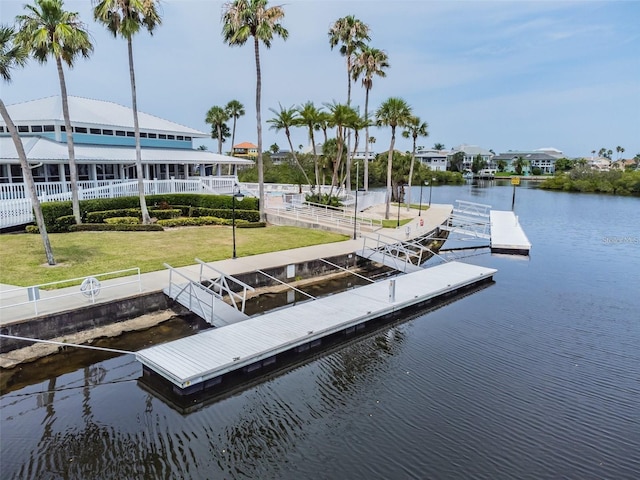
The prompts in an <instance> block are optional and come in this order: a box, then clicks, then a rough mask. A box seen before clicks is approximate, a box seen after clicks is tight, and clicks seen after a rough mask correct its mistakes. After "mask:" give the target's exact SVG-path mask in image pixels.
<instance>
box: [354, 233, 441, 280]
mask: <svg viewBox="0 0 640 480" xmlns="http://www.w3.org/2000/svg"><path fill="white" fill-rule="evenodd" d="M425 240H442V239H441V238H439V237H435V236H431V235H426V236H423V237H417V238H414V239H412V240H400V239H397V238H393V237H390V236H387V235H383V234H380V233H379V234H377V235H376V236H374V237H367V236H364V237H363V245H362V249H361V250H358V251H356V254H357V255H358V256H360V257H362V258H366V259H368V260H372V261H374V262H377V263H380V264H382V265H386V266H387V267H391V268H393V269H395V270H398V271H401V272H405V273H410V272H417V271H420V270H422V267H421V266H420V265H422V264H423V263H424V262H426V261H427V260H428V259H429V258H431V257H432V256H433V255H437V256H438V257H440V258H442V259H443V260H444V257H441V256H440V255H438V254H437V253H436V252H434V251H433V250H431V249H430V248H429V247H427V246H426V245H423V244H422V243H421V242H424V241H425ZM445 261H446V260H445Z"/></svg>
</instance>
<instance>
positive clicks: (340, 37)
mask: <svg viewBox="0 0 640 480" xmlns="http://www.w3.org/2000/svg"><path fill="white" fill-rule="evenodd" d="M365 40H366V41H369V40H370V38H369V26H368V25H367V24H366V23H363V22H362V21H360V20H358V19H357V18H356V17H354V16H353V15H347V16H346V17H342V18H339V19H338V20H336V21H335V22H334V24H333V25H331V27H330V28H329V45H330V46H331V50H333V48H334V47H336V46H337V45H338V44H340V54H341V55H342V56H343V57H345V58H346V60H347V105H350V104H351V77H352V74H353V73H352V69H353V65H354V54H355V52H356V51H358V50H359V49H362V48H364V46H365V43H364V41H365Z"/></svg>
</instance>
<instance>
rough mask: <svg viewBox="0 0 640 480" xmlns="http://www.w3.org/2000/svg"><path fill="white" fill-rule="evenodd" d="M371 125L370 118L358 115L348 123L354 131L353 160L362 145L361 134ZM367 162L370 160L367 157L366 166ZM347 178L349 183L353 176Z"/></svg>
mask: <svg viewBox="0 0 640 480" xmlns="http://www.w3.org/2000/svg"><path fill="white" fill-rule="evenodd" d="M356 113H357V112H356ZM370 125H371V121H370V120H369V119H368V118H365V117H361V116H360V115H356V116H354V117H352V118H350V121H349V123H347V127H348V128H349V129H350V130H351V131H353V150H352V151H351V152H352V153H351V158H353V157H355V155H356V152H357V151H358V145H359V143H360V132H361V131H362V130H363V129H366V130H368V129H369V126H370ZM365 138H366V137H365ZM365 143H366V142H365ZM367 162H368V160H367V158H366V157H365V160H364V163H365V165H366V164H367ZM350 168H351V165H349V169H350ZM345 177H346V181H347V182H350V181H351V176H350V175H346V176H345Z"/></svg>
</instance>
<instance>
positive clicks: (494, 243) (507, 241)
mask: <svg viewBox="0 0 640 480" xmlns="http://www.w3.org/2000/svg"><path fill="white" fill-rule="evenodd" d="M490 218H491V253H509V254H516V255H529V251H530V250H531V243H530V242H529V239H528V238H527V235H526V234H525V233H524V230H523V229H522V227H521V226H520V222H519V221H518V217H517V216H516V214H515V213H513V212H509V211H502V210H491V213H490Z"/></svg>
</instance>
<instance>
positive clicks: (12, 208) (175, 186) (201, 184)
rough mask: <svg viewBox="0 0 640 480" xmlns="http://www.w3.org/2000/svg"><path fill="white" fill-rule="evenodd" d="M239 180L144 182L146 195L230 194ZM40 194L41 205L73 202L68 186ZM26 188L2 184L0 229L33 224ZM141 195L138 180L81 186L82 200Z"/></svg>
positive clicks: (42, 187)
mask: <svg viewBox="0 0 640 480" xmlns="http://www.w3.org/2000/svg"><path fill="white" fill-rule="evenodd" d="M237 183H238V178H237V177H235V176H229V177H198V178H192V179H186V180H185V179H169V180H144V190H145V195H154V194H167V193H212V194H227V193H231V192H232V191H233V187H234V185H237ZM36 191H37V192H38V198H39V199H40V202H41V203H45V202H55V201H64V200H71V186H70V184H69V183H68V182H66V183H65V182H38V183H36ZM25 193H26V192H25V185H24V184H22V183H20V184H18V183H13V184H8V183H5V184H0V228H7V227H12V226H17V225H24V224H26V223H30V222H32V221H33V212H32V208H31V200H30V199H29V198H27V197H26V195H25ZM137 195H138V181H137V180H135V179H134V180H122V179H121V180H100V181H86V182H78V197H79V198H80V200H89V199H95V198H117V197H129V196H137Z"/></svg>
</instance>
